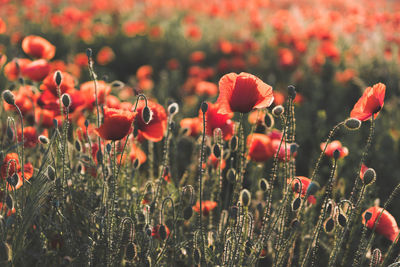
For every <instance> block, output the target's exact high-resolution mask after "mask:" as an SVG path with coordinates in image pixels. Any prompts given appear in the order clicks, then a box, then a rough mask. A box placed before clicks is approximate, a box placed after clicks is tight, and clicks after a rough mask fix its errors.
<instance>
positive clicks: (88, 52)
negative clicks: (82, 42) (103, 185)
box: [86, 48, 93, 58]
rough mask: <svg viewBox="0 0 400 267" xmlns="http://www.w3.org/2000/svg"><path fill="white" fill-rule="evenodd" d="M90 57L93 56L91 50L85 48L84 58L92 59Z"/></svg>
mask: <svg viewBox="0 0 400 267" xmlns="http://www.w3.org/2000/svg"><path fill="white" fill-rule="evenodd" d="M92 55H93V51H92V48H87V49H86V56H87V57H88V58H92Z"/></svg>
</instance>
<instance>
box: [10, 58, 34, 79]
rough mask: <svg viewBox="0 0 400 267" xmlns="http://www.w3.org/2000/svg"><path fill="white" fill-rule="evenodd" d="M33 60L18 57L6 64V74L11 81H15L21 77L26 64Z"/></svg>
mask: <svg viewBox="0 0 400 267" xmlns="http://www.w3.org/2000/svg"><path fill="white" fill-rule="evenodd" d="M31 62H32V61H31V60H30V59H27V58H16V59H14V60H12V61H10V62H8V63H7V64H6V65H5V66H4V75H5V76H6V78H7V79H8V80H9V81H15V80H17V79H18V78H19V76H20V74H21V73H22V70H23V69H24V68H25V66H26V65H28V64H29V63H31ZM17 64H18V67H17Z"/></svg>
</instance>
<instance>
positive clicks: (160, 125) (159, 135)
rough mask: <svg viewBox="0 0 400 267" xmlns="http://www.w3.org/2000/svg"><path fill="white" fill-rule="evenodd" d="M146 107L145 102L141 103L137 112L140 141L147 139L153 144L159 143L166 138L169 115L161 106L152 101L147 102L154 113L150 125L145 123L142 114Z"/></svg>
mask: <svg viewBox="0 0 400 267" xmlns="http://www.w3.org/2000/svg"><path fill="white" fill-rule="evenodd" d="M145 106H146V104H145V102H144V101H139V103H138V106H137V109H136V112H137V116H136V124H135V125H136V126H137V127H138V130H139V139H140V138H145V139H147V140H149V141H152V142H159V141H161V140H162V139H163V137H164V132H165V131H166V130H167V113H166V112H165V109H164V108H163V106H161V105H160V104H158V103H156V102H153V101H151V100H148V101H147V106H148V107H149V108H150V111H151V113H152V116H151V120H150V122H149V123H147V124H146V123H145V122H144V121H143V116H142V112H143V109H144V107H145Z"/></svg>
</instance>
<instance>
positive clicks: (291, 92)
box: [287, 85, 296, 100]
mask: <svg viewBox="0 0 400 267" xmlns="http://www.w3.org/2000/svg"><path fill="white" fill-rule="evenodd" d="M287 89H288V95H289V97H290V98H291V99H292V100H293V99H295V98H296V88H295V87H294V86H293V85H289V86H288V88H287Z"/></svg>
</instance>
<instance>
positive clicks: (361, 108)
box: [350, 83, 386, 121]
mask: <svg viewBox="0 0 400 267" xmlns="http://www.w3.org/2000/svg"><path fill="white" fill-rule="evenodd" d="M385 92H386V85H384V84H383V83H377V84H375V85H374V86H373V87H368V88H367V89H365V91H364V93H363V95H362V96H361V98H360V99H359V100H358V101H357V103H356V104H355V105H354V107H353V110H352V111H351V113H350V117H352V118H357V119H359V120H360V121H366V120H368V119H369V118H370V117H371V116H372V115H373V114H374V119H375V118H376V117H377V116H378V114H379V111H380V110H381V109H382V107H383V101H384V99H385Z"/></svg>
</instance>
